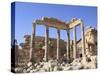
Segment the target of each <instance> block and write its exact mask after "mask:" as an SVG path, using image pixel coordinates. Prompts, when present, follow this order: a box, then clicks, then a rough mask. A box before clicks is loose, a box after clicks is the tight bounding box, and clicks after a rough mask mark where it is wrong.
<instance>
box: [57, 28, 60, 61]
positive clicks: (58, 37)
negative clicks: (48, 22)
mask: <svg viewBox="0 0 100 75" xmlns="http://www.w3.org/2000/svg"><path fill="white" fill-rule="evenodd" d="M59 50H60V30H57V59H58V60H59Z"/></svg>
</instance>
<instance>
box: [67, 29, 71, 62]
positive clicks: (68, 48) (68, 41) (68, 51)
mask: <svg viewBox="0 0 100 75" xmlns="http://www.w3.org/2000/svg"><path fill="white" fill-rule="evenodd" d="M67 37H68V38H67V60H70V30H69V29H68V30H67Z"/></svg>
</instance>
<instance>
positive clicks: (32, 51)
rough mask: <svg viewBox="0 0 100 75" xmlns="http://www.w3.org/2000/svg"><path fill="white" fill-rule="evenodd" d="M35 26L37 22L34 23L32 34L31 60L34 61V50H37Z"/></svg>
mask: <svg viewBox="0 0 100 75" xmlns="http://www.w3.org/2000/svg"><path fill="white" fill-rule="evenodd" d="M35 27H36V24H35V23H33V24H32V35H31V44H30V61H31V62H33V61H34V50H35Z"/></svg>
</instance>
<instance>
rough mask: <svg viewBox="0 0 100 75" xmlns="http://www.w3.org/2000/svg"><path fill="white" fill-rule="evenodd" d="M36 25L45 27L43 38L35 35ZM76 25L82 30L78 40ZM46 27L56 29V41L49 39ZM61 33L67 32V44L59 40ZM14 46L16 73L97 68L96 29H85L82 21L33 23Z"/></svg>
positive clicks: (43, 20)
mask: <svg viewBox="0 0 100 75" xmlns="http://www.w3.org/2000/svg"><path fill="white" fill-rule="evenodd" d="M37 25H43V26H45V36H36V26H37ZM77 26H80V28H81V29H80V30H81V38H80V39H79V40H77V33H76V31H77V29H76V27H77ZM49 27H51V28H55V29H56V30H57V32H56V33H57V35H56V36H57V38H50V37H49ZM71 29H72V30H73V36H74V38H73V40H71V38H70V33H71ZM60 30H65V31H66V35H67V37H66V38H67V39H66V40H67V41H65V40H62V39H61V38H60V35H61V34H60ZM14 45H15V46H14V47H15V72H25V73H29V72H41V71H42V72H51V71H62V70H63V71H67V70H72V69H73V70H78V69H95V68H97V30H96V29H95V28H92V27H88V28H87V29H86V30H84V24H83V21H82V20H81V19H75V18H72V20H71V21H69V22H68V23H65V22H63V21H60V20H58V19H55V18H48V17H43V18H42V19H37V20H34V22H33V23H32V34H31V35H28V34H26V35H25V36H24V42H23V43H20V44H19V45H18V44H17V43H16V44H15V43H14ZM71 48H72V49H71ZM12 50H13V49H12ZM65 60H67V62H66V61H65ZM59 61H60V62H59ZM52 65H53V66H52Z"/></svg>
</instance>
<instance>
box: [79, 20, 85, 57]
mask: <svg viewBox="0 0 100 75" xmlns="http://www.w3.org/2000/svg"><path fill="white" fill-rule="evenodd" d="M80 25H81V38H82V56H83V57H84V56H85V36H84V26H83V22H82V21H81V23H80Z"/></svg>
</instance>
